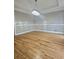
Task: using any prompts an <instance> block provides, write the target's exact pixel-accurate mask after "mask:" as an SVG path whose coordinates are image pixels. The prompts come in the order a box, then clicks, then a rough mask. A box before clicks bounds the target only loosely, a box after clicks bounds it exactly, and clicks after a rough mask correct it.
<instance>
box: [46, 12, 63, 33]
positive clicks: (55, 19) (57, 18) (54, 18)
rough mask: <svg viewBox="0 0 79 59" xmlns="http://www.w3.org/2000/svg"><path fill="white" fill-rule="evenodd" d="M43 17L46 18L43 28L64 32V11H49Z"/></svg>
mask: <svg viewBox="0 0 79 59" xmlns="http://www.w3.org/2000/svg"><path fill="white" fill-rule="evenodd" d="M45 17H46V18H45V19H46V20H47V25H46V26H47V27H46V29H45V30H47V31H54V32H61V33H64V11H58V12H53V13H49V14H47V15H45Z"/></svg>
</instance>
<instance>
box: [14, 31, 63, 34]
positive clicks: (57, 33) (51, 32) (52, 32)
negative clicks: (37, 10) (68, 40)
mask: <svg viewBox="0 0 79 59" xmlns="http://www.w3.org/2000/svg"><path fill="white" fill-rule="evenodd" d="M32 31H42V32H49V33H56V34H64V33H62V32H55V31H46V30H29V31H25V32H21V33H17V34H15V35H21V34H24V33H29V32H32Z"/></svg>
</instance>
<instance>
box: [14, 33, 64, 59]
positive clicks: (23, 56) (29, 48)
mask: <svg viewBox="0 0 79 59" xmlns="http://www.w3.org/2000/svg"><path fill="white" fill-rule="evenodd" d="M14 46H15V47H14V59H64V37H63V35H57V34H52V33H47V32H37V31H34V32H30V33H27V34H22V35H17V36H15V40H14Z"/></svg>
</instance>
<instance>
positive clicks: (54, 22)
mask: <svg viewBox="0 0 79 59" xmlns="http://www.w3.org/2000/svg"><path fill="white" fill-rule="evenodd" d="M28 31H48V32H57V33H62V34H63V33H64V11H58V12H53V13H49V14H45V15H41V16H33V15H28V14H24V13H21V12H18V11H15V34H19V33H25V32H28Z"/></svg>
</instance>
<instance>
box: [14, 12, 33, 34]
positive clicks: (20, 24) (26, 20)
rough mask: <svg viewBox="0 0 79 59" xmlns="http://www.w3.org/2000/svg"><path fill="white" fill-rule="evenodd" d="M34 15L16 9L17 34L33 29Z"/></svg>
mask: <svg viewBox="0 0 79 59" xmlns="http://www.w3.org/2000/svg"><path fill="white" fill-rule="evenodd" d="M32 24H33V17H32V15H28V14H24V13H21V12H18V11H15V34H20V33H24V32H28V31H31V30H33V26H32Z"/></svg>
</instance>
